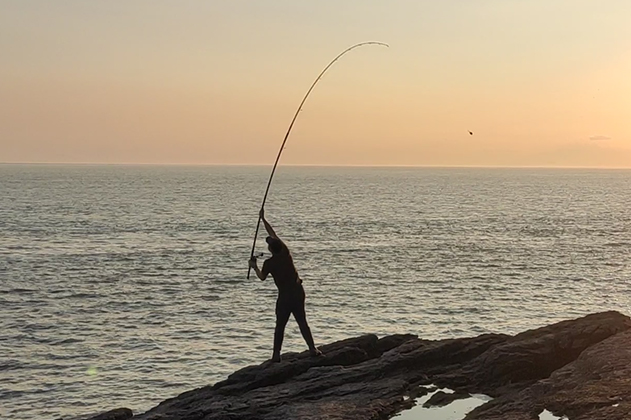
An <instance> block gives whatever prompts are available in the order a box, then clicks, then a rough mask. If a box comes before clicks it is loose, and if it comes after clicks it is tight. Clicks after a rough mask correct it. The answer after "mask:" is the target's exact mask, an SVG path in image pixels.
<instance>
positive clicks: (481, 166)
mask: <svg viewBox="0 0 631 420" xmlns="http://www.w3.org/2000/svg"><path fill="white" fill-rule="evenodd" d="M0 165H41V166H265V167H271V166H273V164H266V163H164V162H161V163H148V162H0ZM282 166H290V167H320V168H328V167H331V168H445V169H447V168H454V169H456V168H460V169H466V168H470V169H476V168H477V169H617V170H620V169H623V170H624V169H631V166H572V165H566V166H564V165H423V164H419V165H412V164H330V163H286V164H283V165H282Z"/></svg>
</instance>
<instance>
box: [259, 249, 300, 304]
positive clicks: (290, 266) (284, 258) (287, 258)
mask: <svg viewBox="0 0 631 420" xmlns="http://www.w3.org/2000/svg"><path fill="white" fill-rule="evenodd" d="M261 272H262V274H263V276H264V277H265V276H267V275H268V274H271V275H272V277H274V283H276V287H278V291H279V292H280V293H282V292H291V291H295V290H297V289H299V288H300V287H299V286H300V285H301V284H302V280H300V277H299V276H298V271H296V267H295V266H294V261H293V259H292V258H291V254H289V251H288V250H287V248H286V247H285V249H283V251H282V252H281V253H280V254H276V255H272V258H269V259H267V260H265V262H264V263H263V269H262V270H261Z"/></svg>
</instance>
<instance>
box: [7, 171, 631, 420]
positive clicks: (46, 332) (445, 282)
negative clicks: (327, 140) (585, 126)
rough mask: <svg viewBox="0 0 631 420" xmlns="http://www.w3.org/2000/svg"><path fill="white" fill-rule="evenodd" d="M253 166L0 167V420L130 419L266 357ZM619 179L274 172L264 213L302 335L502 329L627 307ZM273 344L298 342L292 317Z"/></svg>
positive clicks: (259, 185) (269, 328) (628, 236)
mask: <svg viewBox="0 0 631 420" xmlns="http://www.w3.org/2000/svg"><path fill="white" fill-rule="evenodd" d="M270 170H271V168H270V167H267V166H258V167H257V166H252V167H248V166H133V165H0V418H2V419H7V420H13V419H20V420H29V419H51V420H52V419H55V418H59V417H72V416H77V415H83V414H90V413H95V412H99V411H103V410H108V409H112V408H115V407H122V406H125V407H129V408H131V409H132V410H134V412H136V413H138V412H142V411H145V410H147V409H149V408H151V407H153V406H155V405H156V404H158V403H159V402H160V401H162V400H164V399H166V398H169V397H173V396H175V395H177V394H179V393H181V392H184V391H187V390H189V389H192V388H195V387H200V386H204V385H208V384H212V383H214V382H216V381H218V380H221V379H224V378H225V377H226V376H227V375H228V374H230V373H232V372H233V371H235V370H237V369H239V368H241V367H244V366H247V365H250V364H255V363H261V362H263V361H265V360H267V359H269V357H270V356H271V351H272V335H273V329H274V303H275V298H276V289H275V286H274V283H273V281H272V280H271V279H268V280H267V281H263V282H262V281H260V280H258V279H257V278H256V276H255V275H254V274H252V276H251V278H250V279H249V280H248V279H246V274H247V272H248V268H247V261H248V258H249V255H250V248H251V246H252V239H253V235H254V230H255V228H256V222H257V217H258V210H259V206H260V202H261V199H262V196H263V193H264V190H265V186H266V183H267V179H268V177H269V172H270ZM630 186H631V170H595V169H499V168H498V169H484V168H408V167H398V168H397V167H292V166H282V165H281V166H280V167H279V169H278V171H277V173H276V176H275V179H274V183H273V184H272V188H271V190H270V195H269V198H268V203H267V206H266V217H267V219H268V220H269V221H270V223H271V224H272V225H273V226H274V228H275V229H276V231H277V233H278V234H279V236H280V237H281V238H283V239H284V240H285V241H286V243H287V245H288V246H289V248H290V250H291V251H292V253H293V255H294V260H295V263H296V266H297V268H298V271H299V273H300V275H301V277H302V279H303V283H304V286H305V289H306V293H307V317H308V320H309V323H310V325H311V329H312V331H313V335H314V338H315V340H316V344H327V343H329V342H332V341H335V340H339V339H343V338H348V337H353V336H358V335H361V334H365V333H376V334H377V335H379V336H383V335H387V334H394V333H413V334H418V335H419V336H420V337H422V338H428V339H439V338H451V337H465V336H475V335H479V334H482V333H487V332H498V333H509V334H512V333H518V332H521V331H523V330H525V329H529V328H534V327H539V326H543V325H546V324H549V323H551V322H555V321H558V320H562V319H568V318H575V317H579V316H582V315H585V314H588V313H592V312H598V311H604V310H610V309H611V310H618V311H621V312H623V313H625V314H630V313H631V264H630V262H631V253H630V249H631V192H630V189H629V187H630ZM264 236H265V235H264V234H263V233H262V234H261V236H260V238H259V241H258V244H257V252H266V249H265V243H264ZM266 255H269V254H266ZM283 350H284V351H303V350H306V345H305V344H304V342H303V340H302V337H301V336H300V333H299V330H298V327H297V325H296V324H295V322H294V321H293V319H292V320H290V322H289V324H288V328H287V330H286V333H285V344H284V348H283Z"/></svg>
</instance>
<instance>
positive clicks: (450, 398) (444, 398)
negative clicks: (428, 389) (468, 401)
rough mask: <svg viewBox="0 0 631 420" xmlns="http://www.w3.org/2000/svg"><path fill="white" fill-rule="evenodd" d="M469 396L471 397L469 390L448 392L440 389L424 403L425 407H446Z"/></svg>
mask: <svg viewBox="0 0 631 420" xmlns="http://www.w3.org/2000/svg"><path fill="white" fill-rule="evenodd" d="M469 397H471V395H469V393H468V392H454V393H451V394H448V393H446V392H444V391H438V392H436V393H435V394H434V395H432V396H431V397H430V399H429V400H427V401H426V402H425V404H423V407H425V408H429V407H444V406H446V405H449V404H451V403H452V402H454V401H457V400H463V399H465V398H469Z"/></svg>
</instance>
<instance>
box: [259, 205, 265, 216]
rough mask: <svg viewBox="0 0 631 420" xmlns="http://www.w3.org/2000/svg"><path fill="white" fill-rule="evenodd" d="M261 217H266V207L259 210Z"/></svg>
mask: <svg viewBox="0 0 631 420" xmlns="http://www.w3.org/2000/svg"><path fill="white" fill-rule="evenodd" d="M259 217H260V218H261V219H265V208H263V207H261V210H259Z"/></svg>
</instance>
